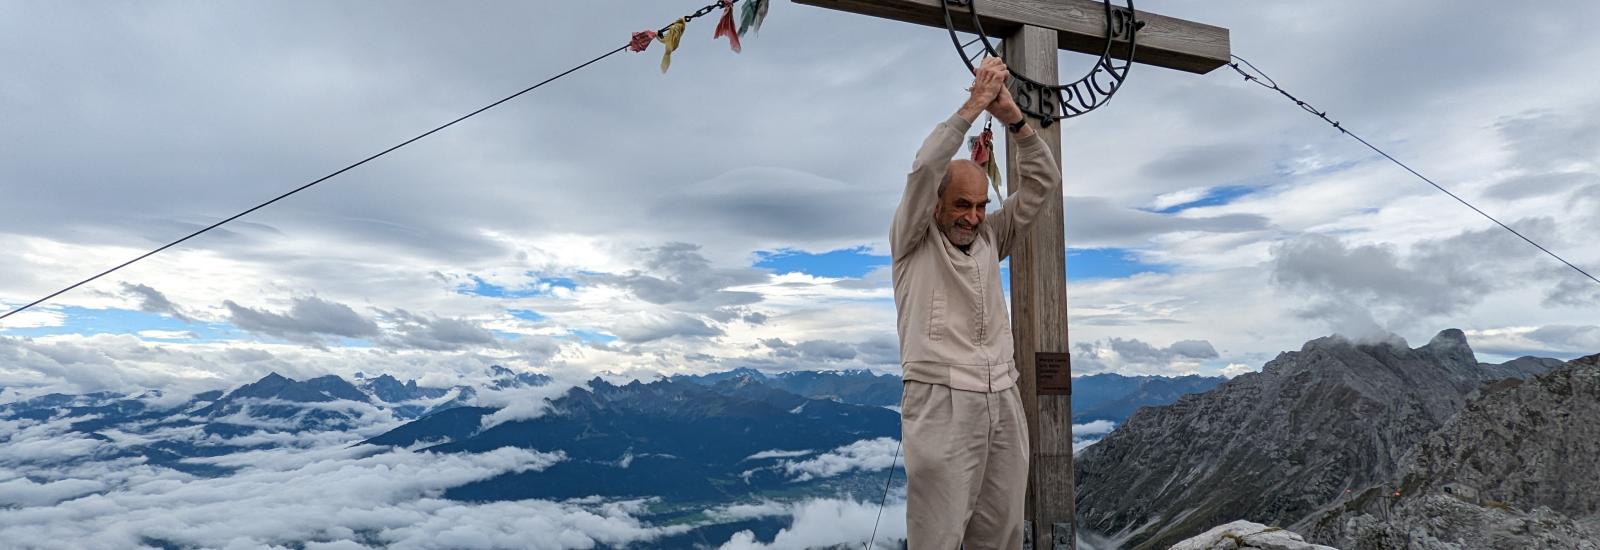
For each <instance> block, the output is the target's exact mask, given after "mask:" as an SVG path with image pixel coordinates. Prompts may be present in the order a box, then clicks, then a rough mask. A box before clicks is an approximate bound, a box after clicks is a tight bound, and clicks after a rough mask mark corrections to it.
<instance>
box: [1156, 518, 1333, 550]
mask: <svg viewBox="0 0 1600 550" xmlns="http://www.w3.org/2000/svg"><path fill="white" fill-rule="evenodd" d="M1170 550H1339V549H1337V548H1331V547H1327V546H1322V545H1320V544H1311V543H1309V542H1306V541H1305V539H1304V538H1301V537H1300V535H1297V534H1295V533H1294V532H1292V531H1286V530H1284V529H1281V528H1278V527H1267V526H1265V525H1262V524H1259V523H1251V522H1248V521H1244V520H1239V521H1235V522H1233V523H1229V524H1227V525H1222V526H1219V527H1217V528H1215V529H1212V530H1210V531H1206V532H1204V533H1201V534H1199V535H1196V536H1195V537H1194V538H1190V539H1187V540H1184V541H1183V542H1180V543H1177V544H1174V545H1172V548H1171V549H1170Z"/></svg>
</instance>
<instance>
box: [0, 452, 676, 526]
mask: <svg viewBox="0 0 1600 550" xmlns="http://www.w3.org/2000/svg"><path fill="white" fill-rule="evenodd" d="M13 434H15V432H13ZM562 460H565V455H564V454H563V453H561V452H559V451H557V452H538V451H531V450H526V449H516V448H509V447H508V448H502V449H498V450H495V451H491V452H487V453H481V454H447V455H441V454H433V453H423V452H412V451H407V450H404V449H398V450H379V449H377V448H374V447H346V446H343V445H335V446H331V447H321V448H316V449H309V450H308V449H296V448H284V447H280V448H274V449H269V450H259V451H249V452H243V453H235V454H232V455H227V456H224V457H218V458H212V459H202V460H196V462H201V463H210V464H215V465H220V466H233V467H240V468H241V469H240V470H239V471H238V472H237V473H235V474H233V475H230V476H226V477H216V478H204V477H196V476H192V475H188V474H184V473H181V472H177V471H174V470H170V469H167V468H160V467H154V466H150V465H146V464H143V460H142V459H123V460H117V461H103V462H92V461H91V462H78V463H72V464H64V465H60V466H56V467H53V468H40V467H33V466H29V465H25V464H18V463H15V462H13V463H11V464H6V465H4V466H3V467H0V487H4V488H5V489H6V490H5V494H6V495H7V497H6V502H5V503H4V505H5V506H7V508H5V509H0V540H5V541H7V544H8V545H16V546H19V547H26V548H132V547H138V546H141V545H153V544H170V545H176V546H182V547H206V548H257V547H269V546H271V547H277V546H286V545H289V546H292V545H304V547H305V548H367V547H387V548H547V549H559V548H589V547H593V546H595V545H597V544H604V545H610V546H621V545H625V544H629V543H636V542H640V541H646V540H650V539H654V538H656V537H659V536H662V535H667V534H673V533H678V532H682V531H685V530H687V529H688V528H689V527H687V526H675V527H652V526H649V525H647V524H645V523H644V522H642V521H640V520H639V519H638V518H637V517H636V516H637V515H638V514H640V513H642V512H643V511H644V505H645V504H646V501H642V500H639V501H627V502H609V503H607V502H590V501H571V502H551V501H543V500H522V501H513V502H493V503H484V504H473V503H462V502H455V501H450V500H445V499H443V498H440V495H441V494H442V493H443V491H444V490H445V489H446V488H449V487H453V486H456V485H460V484H463V483H467V482H471V481H477V480H481V479H487V478H490V477H493V476H495V475H499V474H502V473H506V472H520V471H529V470H535V471H537V470H543V469H545V468H548V467H550V466H552V465H554V464H556V463H559V462H561V461H562ZM531 533H539V534H540V535H539V536H530V534H531Z"/></svg>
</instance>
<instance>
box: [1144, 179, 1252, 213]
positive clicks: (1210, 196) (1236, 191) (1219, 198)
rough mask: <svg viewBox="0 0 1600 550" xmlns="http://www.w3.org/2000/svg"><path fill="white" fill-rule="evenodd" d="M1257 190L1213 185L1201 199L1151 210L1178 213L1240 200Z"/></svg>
mask: <svg viewBox="0 0 1600 550" xmlns="http://www.w3.org/2000/svg"><path fill="white" fill-rule="evenodd" d="M1256 190H1257V189H1256V188H1255V187H1249V186H1245V185H1223V186H1220V187H1212V188H1210V189H1207V190H1206V194H1205V196H1203V197H1200V198H1199V199H1195V200H1192V201H1189V202H1186V203H1182V204H1174V205H1172V206H1168V207H1166V208H1162V209H1160V210H1151V212H1155V213H1157V214H1176V213H1178V212H1182V211H1184V210H1188V209H1190V208H1201V207H1205V206H1222V205H1224V204H1228V203H1230V202H1233V201H1236V200H1239V199H1240V198H1241V197H1244V196H1245V195H1249V194H1251V193H1254V192H1256Z"/></svg>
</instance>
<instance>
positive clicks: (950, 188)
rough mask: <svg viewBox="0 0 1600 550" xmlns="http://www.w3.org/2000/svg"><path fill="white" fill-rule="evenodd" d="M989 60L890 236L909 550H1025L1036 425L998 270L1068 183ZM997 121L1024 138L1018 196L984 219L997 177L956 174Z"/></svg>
mask: <svg viewBox="0 0 1600 550" xmlns="http://www.w3.org/2000/svg"><path fill="white" fill-rule="evenodd" d="M1008 78H1010V73H1008V72H1007V71H1006V67H1005V64H1004V63H1002V62H1001V61H1000V60H999V59H995V58H989V59H986V60H984V62H983V64H982V66H981V67H980V68H979V69H978V72H977V79H976V80H975V81H974V82H973V85H972V90H971V97H969V98H968V99H967V101H966V103H965V104H964V105H962V106H961V109H960V110H959V111H957V112H956V114H955V115H953V116H951V117H950V119H949V120H946V121H944V122H942V123H940V124H939V125H938V126H937V127H935V128H934V129H933V134H932V135H930V136H928V139H927V140H926V141H924V142H923V144H922V149H921V150H919V151H917V158H916V161H915V162H914V163H913V164H912V165H911V173H910V175H909V176H907V178H906V190H905V196H904V197H902V198H901V199H900V207H899V209H898V210H896V211H895V214H894V224H893V226H892V227H891V228H890V230H889V248H890V250H891V252H892V254H893V256H894V260H893V270H894V302H895V309H896V311H897V313H898V314H899V327H898V328H899V332H900V364H901V368H902V369H903V371H904V375H903V377H904V388H903V393H902V395H901V401H900V406H901V413H900V429H901V434H902V436H901V437H902V440H903V441H904V446H905V466H906V476H907V478H909V480H910V481H909V487H908V489H907V507H906V524H907V525H906V529H907V539H909V540H908V542H909V544H910V549H911V550H930V549H935V550H950V549H954V548H957V547H958V546H961V545H965V548H967V550H975V549H981V548H1007V549H1016V548H1021V547H1022V520H1023V502H1024V496H1025V491H1026V489H1027V483H1028V432H1027V420H1026V417H1025V416H1024V412H1023V409H1022V401H1021V396H1020V395H1019V394H1018V390H1017V386H1016V380H1017V376H1018V375H1017V370H1016V367H1015V365H1013V361H1012V344H1011V321H1010V318H1009V317H1008V316H1007V314H1006V296H1005V294H1003V293H1001V291H1000V260H1001V259H1003V258H1005V257H1007V256H1008V255H1010V254H1011V247H1012V246H1015V244H1016V243H1017V241H1018V240H1019V239H1021V237H1022V236H1023V235H1025V234H1026V232H1027V230H1028V227H1029V225H1031V223H1032V221H1033V218H1034V215H1035V214H1036V213H1037V212H1038V211H1039V209H1040V207H1042V206H1043V205H1044V204H1045V201H1047V200H1051V199H1050V198H1051V197H1054V196H1056V193H1055V189H1056V187H1057V186H1058V185H1060V182H1061V174H1060V171H1059V170H1058V169H1057V168H1056V163H1055V159H1054V158H1053V157H1052V155H1051V153H1050V150H1049V148H1048V147H1046V145H1045V142H1044V140H1043V139H1041V138H1040V137H1039V136H1038V135H1037V134H1035V133H1034V130H1033V128H1032V127H1031V126H1029V125H1028V124H1027V123H1026V122H1025V120H1024V118H1023V115H1022V111H1021V110H1020V109H1018V108H1017V105H1016V103H1015V102H1013V101H1012V98H1011V92H1010V91H1009V90H1008V89H1007V88H1006V87H1005V82H1006V80H1007V79H1008ZM986 110H987V111H988V112H989V113H990V114H992V115H994V116H995V117H996V118H998V119H1000V121H1001V122H1004V123H1006V125H1007V127H1008V128H1009V129H1010V130H1011V131H1012V133H1013V135H1014V136H1016V138H1017V139H1016V142H1015V143H1016V147H1017V148H1018V150H1017V155H1016V158H1017V162H1018V163H1019V168H1020V170H1019V173H1020V174H1021V181H1020V182H1012V184H1013V185H1016V184H1017V183H1021V190H1020V191H1018V192H1016V193H1013V194H1012V195H1011V196H1010V198H1007V199H1005V202H1004V203H1003V205H1002V206H1001V208H1000V209H999V210H996V211H995V212H994V214H992V215H987V212H986V210H987V207H988V204H989V198H988V196H989V194H988V186H987V185H986V184H987V183H988V177H987V176H986V175H985V173H984V171H983V169H982V168H980V167H979V166H978V165H977V164H976V163H974V162H972V161H970V160H950V159H951V156H953V155H954V154H955V153H956V152H957V150H959V149H960V148H961V144H962V141H963V138H964V137H965V135H966V132H967V130H968V129H969V128H971V126H972V123H973V121H974V120H975V119H977V117H978V115H979V114H980V113H982V112H984V111H986Z"/></svg>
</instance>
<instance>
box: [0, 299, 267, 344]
mask: <svg viewBox="0 0 1600 550" xmlns="http://www.w3.org/2000/svg"><path fill="white" fill-rule="evenodd" d="M58 311H60V312H61V313H65V314H66V316H67V317H66V320H65V321H63V323H62V325H61V326H56V327H26V328H4V327H0V333H3V334H6V335H8V336H29V337H36V336H53V335H59V334H134V335H137V334H138V333H139V332H140V331H146V330H159V331H166V332H191V333H194V335H195V338H175V339H163V340H165V341H172V342H180V341H199V342H213V341H218V340H231V339H234V338H236V337H238V336H239V335H240V334H241V333H240V332H238V330H237V329H235V328H234V327H233V325H230V324H227V323H185V322H183V321H180V320H177V319H174V318H172V317H169V316H166V315H160V314H156V313H147V312H143V311H138V310H133V309H116V308H112V309H91V308H85V307H76V306H69V307H64V308H61V309H60V310H58Z"/></svg>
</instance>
